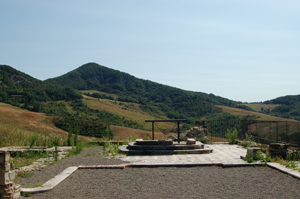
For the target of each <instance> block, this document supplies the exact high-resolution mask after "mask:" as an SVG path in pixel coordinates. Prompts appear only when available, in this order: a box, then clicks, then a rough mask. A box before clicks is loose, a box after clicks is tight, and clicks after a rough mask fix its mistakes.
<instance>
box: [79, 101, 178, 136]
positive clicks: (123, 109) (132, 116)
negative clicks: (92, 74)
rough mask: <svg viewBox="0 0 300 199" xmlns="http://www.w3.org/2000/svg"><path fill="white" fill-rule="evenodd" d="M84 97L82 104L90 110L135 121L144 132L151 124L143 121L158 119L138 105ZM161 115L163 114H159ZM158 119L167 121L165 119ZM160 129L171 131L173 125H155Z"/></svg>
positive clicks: (149, 128)
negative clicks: (106, 112)
mask: <svg viewBox="0 0 300 199" xmlns="http://www.w3.org/2000/svg"><path fill="white" fill-rule="evenodd" d="M83 96H84V99H83V102H84V103H85V104H86V105H87V106H88V107H89V108H92V109H96V110H100V111H101V110H105V111H108V112H110V113H113V114H117V115H119V116H120V117H125V119H127V120H133V121H137V122H138V123H139V124H142V125H143V126H144V128H145V129H146V130H151V129H152V124H151V123H149V122H145V120H153V119H159V118H155V117H153V116H150V115H149V114H148V113H145V112H144V111H142V110H141V109H140V108H139V105H138V104H135V103H127V102H118V101H116V102H115V101H113V100H108V99H99V100H98V99H96V98H93V97H89V96H85V95H83ZM161 114H163V113H161ZM160 119H168V118H166V117H164V118H160ZM157 125H158V126H159V128H160V129H165V128H167V129H173V128H174V125H175V124H173V123H167V122H164V123H157Z"/></svg>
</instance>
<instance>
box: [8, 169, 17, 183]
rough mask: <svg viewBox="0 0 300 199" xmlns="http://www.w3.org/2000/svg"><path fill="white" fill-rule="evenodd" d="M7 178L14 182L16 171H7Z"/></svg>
mask: <svg viewBox="0 0 300 199" xmlns="http://www.w3.org/2000/svg"><path fill="white" fill-rule="evenodd" d="M8 176H9V179H10V181H14V180H15V179H16V171H15V170H13V171H9V172H8Z"/></svg>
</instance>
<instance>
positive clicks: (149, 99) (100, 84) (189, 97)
mask: <svg viewBox="0 0 300 199" xmlns="http://www.w3.org/2000/svg"><path fill="white" fill-rule="evenodd" d="M45 82H47V83H48V84H55V85H65V86H69V87H72V88H75V89H78V90H98V91H102V92H105V93H110V94H117V95H118V96H119V97H118V99H116V100H118V101H124V102H135V103H139V104H140V107H141V108H142V109H143V110H145V111H146V112H151V111H152V112H155V110H160V111H162V112H163V113H165V116H167V117H168V118H174V119H178V118H187V119H189V120H191V121H192V122H193V121H195V120H197V119H200V118H201V117H203V116H205V115H209V114H212V113H219V112H221V109H219V108H216V107H215V106H214V105H225V106H231V107H237V102H235V101H232V100H228V99H225V98H222V97H218V96H215V95H213V94H205V93H201V92H192V91H185V90H182V89H178V88H174V87H171V86H166V85H162V84H159V83H155V82H152V81H149V80H143V79H139V78H136V77H134V76H132V75H130V74H127V73H124V72H120V71H117V70H113V69H110V68H107V67H104V66H101V65H98V64H96V63H88V64H85V65H83V66H81V67H79V68H77V69H75V70H73V71H71V72H69V73H67V74H64V75H62V76H60V77H57V78H52V79H48V80H46V81H45Z"/></svg>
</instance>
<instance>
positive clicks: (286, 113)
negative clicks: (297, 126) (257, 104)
mask: <svg viewBox="0 0 300 199" xmlns="http://www.w3.org/2000/svg"><path fill="white" fill-rule="evenodd" d="M264 103H265V104H280V105H281V106H276V107H275V108H274V109H272V110H271V111H270V114H271V115H275V116H277V117H284V118H291V119H295V120H300V95H287V96H284V97H278V98H275V99H272V100H268V101H265V102H264Z"/></svg>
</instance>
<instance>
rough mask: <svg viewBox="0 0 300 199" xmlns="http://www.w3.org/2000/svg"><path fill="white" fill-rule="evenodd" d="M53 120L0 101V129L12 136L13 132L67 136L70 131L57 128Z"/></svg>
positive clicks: (42, 114) (28, 134)
mask: <svg viewBox="0 0 300 199" xmlns="http://www.w3.org/2000/svg"><path fill="white" fill-rule="evenodd" d="M52 120H53V118H52V117H50V116H46V114H44V113H36V112H31V111H28V110H23V109H21V108H18V107H14V106H11V105H9V104H4V103H0V131H1V132H9V134H10V135H12V136H13V134H18V135H19V134H20V135H21V134H22V136H25V137H26V136H28V137H29V136H30V135H32V134H33V133H39V134H55V135H60V136H61V137H62V138H65V137H67V135H68V132H66V131H63V130H61V129H59V128H57V127H56V126H55V125H54V124H53V122H52ZM6 134H7V133H6ZM7 135H8V134H7ZM82 139H83V141H87V140H90V138H87V137H82Z"/></svg>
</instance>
